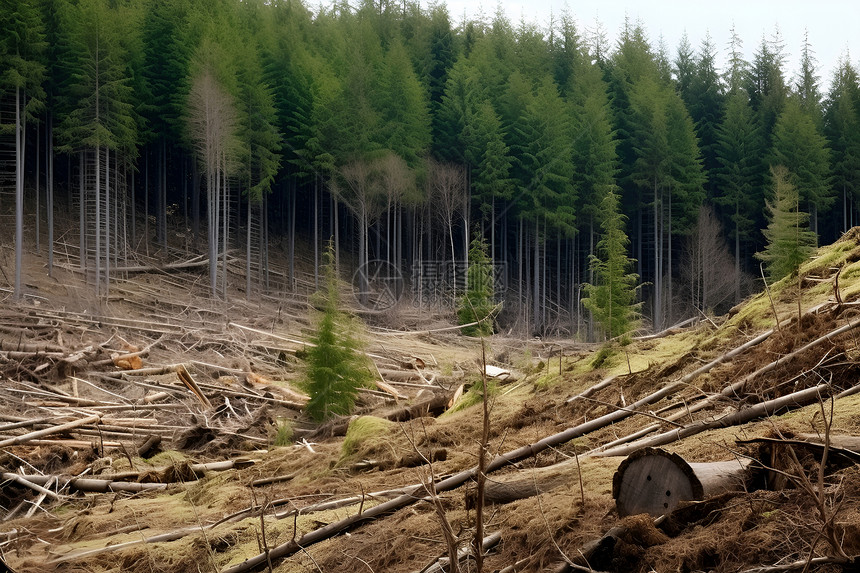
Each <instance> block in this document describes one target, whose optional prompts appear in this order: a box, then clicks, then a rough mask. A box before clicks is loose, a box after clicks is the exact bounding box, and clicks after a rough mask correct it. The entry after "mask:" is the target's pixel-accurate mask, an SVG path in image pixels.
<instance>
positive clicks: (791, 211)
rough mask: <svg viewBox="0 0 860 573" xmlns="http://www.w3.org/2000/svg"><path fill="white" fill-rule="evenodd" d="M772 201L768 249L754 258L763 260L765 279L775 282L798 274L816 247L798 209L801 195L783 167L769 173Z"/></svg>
mask: <svg viewBox="0 0 860 573" xmlns="http://www.w3.org/2000/svg"><path fill="white" fill-rule="evenodd" d="M770 173H771V176H772V178H773V201H768V202H767V211H768V214H769V219H770V223H768V226H767V229H765V230H764V236H765V238H766V239H767V246H766V247H765V249H764V251H763V252H760V253H756V257H757V258H758V259H759V260H761V261H764V264H765V268H766V270H767V275H768V278H769V279H770V280H771V281H772V282H775V281H778V280H780V279H782V278H784V277H787V276H789V275H790V274H792V273H794V272H796V271H797V269H798V267H800V264H801V263H803V261H805V260H806V259H807V258H808V257H809V255H810V254H812V251H813V249H814V246H815V234H814V233H813V232H812V231H810V230H809V228H808V227H807V222H808V221H809V215H808V214H807V213H804V212H803V211H801V210H800V193H799V192H798V190H797V187H795V186H794V184H793V183H792V182H791V180H792V175H791V172H790V171H789V170H788V169H787V168H786V167H785V166H783V165H777V166H775V167H772V168H771V170H770Z"/></svg>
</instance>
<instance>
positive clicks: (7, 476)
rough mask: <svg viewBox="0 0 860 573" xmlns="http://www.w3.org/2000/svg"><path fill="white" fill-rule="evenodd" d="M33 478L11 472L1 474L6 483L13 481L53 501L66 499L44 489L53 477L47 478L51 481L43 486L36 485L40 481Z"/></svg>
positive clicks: (48, 481) (47, 481) (46, 481)
mask: <svg viewBox="0 0 860 573" xmlns="http://www.w3.org/2000/svg"><path fill="white" fill-rule="evenodd" d="M32 477H33V476H22V475H19V474H16V473H11V472H3V473H2V474H0V478H2V479H3V480H4V481H7V480H8V481H13V482H15V483H17V484H18V485H23V486H24V487H28V488H30V489H32V490H33V491H36V492H39V493H40V494H41V495H44V496H46V497H50V498H51V499H53V500H56V501H61V500H63V499H65V498H64V497H62V496H60V495H58V494H56V493H54V492H52V491H51V490H49V489H47V488H44V487H42V486H43V485H47V484H48V483H50V482H51V481H53V476H46V477H48V478H49V479H47V480H45V483H44V484H41V485H40V484H38V483H36V481H38V480H33V479H32ZM39 477H41V476H39Z"/></svg>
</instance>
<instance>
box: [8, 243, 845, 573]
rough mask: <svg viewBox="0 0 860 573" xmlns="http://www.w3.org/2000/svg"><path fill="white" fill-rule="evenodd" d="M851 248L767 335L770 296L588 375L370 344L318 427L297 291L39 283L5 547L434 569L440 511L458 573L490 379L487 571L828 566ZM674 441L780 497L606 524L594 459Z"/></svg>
mask: <svg viewBox="0 0 860 573" xmlns="http://www.w3.org/2000/svg"><path fill="white" fill-rule="evenodd" d="M844 241H851V242H852V243H851V244H850V245H847V246H846V245H845V244H838V245H837V247H836V248H833V249H832V250H828V248H826V247H825V248H823V249H822V253H821V256H820V259H819V260H821V261H826V265H824V264H817V263H816V260H815V259H814V260H812V261H811V262H810V263H808V264H807V265H805V266H804V267H803V268H802V269H801V273H800V276H799V277H798V278H796V279H793V281H792V280H786V281H784V282H783V283H778V284H777V285H772V292H771V294H772V295H773V297H774V300H775V304H774V308H775V309H776V314H777V317H778V320H779V327H778V328H777V324H776V322H775V319H774V316H773V309H772V308H771V306H770V304H769V303H768V302H766V295H759V296H757V297H752V298H751V299H750V300H749V301H747V302H746V304H745V305H743V306H742V307H739V308H737V309H735V310H734V311H733V312H732V313H731V314H730V315H729V316H727V317H722V318H721V319H718V318H717V317H712V319H711V320H709V321H702V322H700V323H699V324H698V326H694V325H690V324H685V325H684V328H675V329H670V330H669V331H667V332H666V333H661V334H662V336H660V337H643V338H641V339H639V340H635V341H634V342H633V343H632V344H631V345H629V346H628V347H625V348H624V349H621V348H619V347H617V346H616V347H613V346H606V347H603V350H601V354H602V356H601V360H602V362H601V364H600V367H599V368H595V367H594V359H595V356H596V354H595V353H594V352H593V351H594V350H597V347H596V346H593V345H585V344H578V343H573V342H570V341H536V340H530V341H523V340H517V339H512V338H505V337H503V336H496V337H493V338H492V339H490V340H489V341H488V342H489V345H490V353H489V357H490V360H489V363H490V364H491V365H492V367H493V368H486V365H485V366H484V367H483V368H482V365H481V361H480V360H479V357H480V354H481V342H480V341H479V340H477V339H470V338H467V337H462V336H460V335H459V334H458V333H457V332H456V331H454V330H451V329H448V327H447V326H438V327H436V328H430V329H426V328H425V329H421V332H408V331H392V330H391V329H390V325H386V327H385V329H381V328H380V329H379V331H378V332H375V333H374V334H372V335H371V336H369V337H368V342H369V344H368V347H367V352H368V355H369V356H370V357H371V359H372V360H373V362H374V364H375V366H376V368H377V370H376V372H375V373H374V374H375V376H376V377H378V378H379V380H378V381H379V382H380V383H381V384H384V386H378V387H377V388H376V389H369V390H368V391H366V392H362V393H361V395H360V399H359V404H358V408H357V410H356V412H355V414H356V417H343V418H340V419H335V420H333V421H331V422H329V423H328V424H326V425H323V426H318V425H315V424H312V423H311V422H310V421H309V420H308V419H307V418H306V417H305V416H304V414H303V412H302V407H303V404H304V402H305V401H306V396H305V394H304V392H303V390H302V388H301V387H299V385H298V384H297V380H298V375H299V372H300V368H301V355H302V353H303V350H304V346H305V345H306V342H304V341H305V340H307V337H308V333H309V324H310V323H309V321H308V320H307V315H308V308H307V303H306V300H307V299H306V298H303V297H301V296H295V297H291V296H287V295H285V294H282V295H281V296H279V297H269V298H264V297H261V299H260V300H257V301H255V302H253V303H250V302H245V301H244V299H243V298H242V296H241V293H236V297H235V298H231V302H230V303H229V304H228V303H223V302H218V301H213V300H211V299H209V298H208V297H207V295H206V292H205V288H203V287H201V286H200V284H201V282H200V280H199V276H197V275H195V272H197V271H198V270H199V269H197V267H195V266H193V265H192V266H190V267H183V266H181V264H180V265H173V267H171V268H170V272H169V274H167V273H163V272H147V271H148V270H150V269H149V267H150V266H151V265H148V264H142V265H141V268H140V269H136V270H135V273H134V275H133V276H129V278H128V280H123V281H119V282H118V284H117V286H116V287H115V288H114V287H112V290H111V294H110V295H109V296H108V297H106V298H105V299H103V300H101V301H98V300H92V299H90V300H87V299H86V298H83V299H82V298H81V297H79V296H78V294H79V293H80V292H82V291H85V290H86V288H85V286H84V285H83V283H82V277H81V276H79V275H78V274H77V273H68V274H67V275H65V276H63V277H60V278H58V279H56V280H54V279H50V280H49V279H47V278H45V277H44V276H43V274H44V273H43V272H42V271H41V269H39V268H38V267H37V266H34V267H33V268H31V269H30V270H29V276H27V284H30V285H36V286H38V285H40V284H41V283H42V282H44V288H42V289H40V290H41V292H42V293H43V295H40V296H41V297H42V298H32V297H30V298H26V299H25V300H24V302H22V303H20V304H12V303H11V301H8V300H7V301H5V302H4V304H3V305H2V307H0V376H2V378H3V384H2V385H0V400H2V402H0V466H2V470H3V472H4V474H3V476H2V485H0V506H2V509H3V511H2V512H0V519H2V520H3V524H4V525H3V527H0V551H2V556H3V559H4V561H5V562H6V563H7V564H8V565H9V566H10V567H12V568H13V569H14V570H15V571H18V572H22V571H23V572H26V571H53V570H60V571H95V572H99V573H101V572H108V571H133V572H134V571H140V572H141V573H143V572H151V571H166V570H170V571H197V570H198V568H199V570H201V571H239V570H245V569H243V567H245V565H243V564H246V563H250V562H247V561H246V560H249V559H250V560H252V561H253V560H254V559H257V560H258V561H259V563H258V565H256V567H257V569H260V568H262V569H265V568H268V567H269V561H271V566H272V570H273V571H278V572H287V571H306V570H307V568H311V569H313V570H321V571H324V572H328V571H361V570H371V571H392V572H398V571H402V572H412V571H422V570H426V569H427V567H438V566H439V565H438V564H439V563H442V561H440V560H439V559H440V556H442V555H445V554H446V544H445V542H444V540H443V536H442V529H441V525H440V521H439V509H438V507H441V508H442V512H443V513H444V515H445V517H446V519H447V521H448V522H449V523H450V525H451V526H452V531H453V532H454V533H455V534H456V536H457V541H458V547H459V549H460V550H462V557H463V569H464V570H469V568H470V567H473V566H474V563H473V560H470V559H469V558H468V557H467V554H468V551H467V548H468V543H469V542H470V540H471V538H472V537H473V536H474V534H475V531H476V528H475V522H474V519H475V510H474V508H475V503H476V500H475V489H474V482H473V479H472V478H473V477H474V475H473V474H471V473H469V472H473V471H474V470H473V469H471V468H474V467H475V464H476V459H477V451H478V450H477V448H478V443H479V438H480V435H481V431H482V424H483V418H482V416H481V413H480V407H478V405H477V404H476V405H473V406H465V407H464V406H463V405H464V404H469V403H470V402H469V400H471V401H473V402H474V401H475V390H474V389H472V390H469V388H470V386H472V385H473V384H474V382H476V381H479V380H480V379H481V372H482V370H483V371H485V372H488V373H490V374H493V373H495V372H504V373H505V374H504V375H502V376H499V378H500V379H499V380H498V381H495V382H493V386H494V388H495V389H494V390H493V391H492V397H491V414H490V432H489V452H490V454H491V456H490V459H491V461H490V468H489V472H490V473H488V486H487V487H488V498H487V499H488V501H487V503H488V505H487V515H488V516H489V517H488V520H487V523H486V524H485V527H486V532H487V533H486V534H485V535H487V536H488V537H487V539H491V540H492V541H493V545H494V548H493V549H492V551H491V552H490V553H488V555H487V556H486V567H485V570H488V571H500V570H508V571H513V570H517V571H537V570H554V571H564V570H577V568H578V567H592V568H594V569H595V570H603V571H642V572H645V571H650V570H656V571H670V570H689V571H693V570H713V571H738V570H744V569H749V570H753V569H755V568H757V567H759V568H761V567H764V568H770V569H769V570H777V569H774V568H779V567H781V568H782V570H786V569H790V568H792V567H795V568H798V569H802V568H803V567H804V566H805V564H806V563H809V564H810V567H813V569H814V568H816V567H817V568H818V570H842V569H843V568H844V567H846V566H847V565H846V564H847V563H851V562H852V561H851V560H852V559H853V558H854V556H857V555H860V526H858V525H857V523H860V469H858V466H857V464H856V462H855V461H854V458H852V455H854V454H856V453H857V452H856V448H854V446H853V445H852V444H853V442H851V440H850V438H852V437H855V436H858V435H860V422H858V420H857V418H856V416H855V414H854V412H856V410H857V408H858V407H860V396H858V395H857V394H855V393H854V390H855V389H856V388H857V383H856V381H857V379H858V373H860V361H858V359H859V358H860V346H858V339H860V337H858V334H857V333H856V331H855V330H854V326H855V325H856V324H860V313H858V310H857V308H856V304H855V303H856V302H857V300H858V298H857V297H858V294H860V280H858V277H860V272H858V271H860V266H858V262H857V261H858V260H860V256H857V254H858V253H860V246H858V245H857V244H856V243H854V241H856V233H855V234H852V235H848V236H846V238H845V239H844ZM834 253H835V254H834ZM187 260H191V259H187ZM153 264H154V263H153ZM162 267H163V265H162ZM834 269H841V270H834ZM161 270H163V268H161ZM56 272H57V273H65V272H68V271H63V270H61V269H57V271H56ZM836 277H838V283H837V282H836ZM812 279H815V280H812ZM798 281H799V283H800V284H801V285H803V287H804V290H803V291H802V293H801V300H800V307H801V312H800V313H798V310H797V309H798V304H797V294H798V292H799V290H798V288H797V285H798ZM837 293H838V296H837ZM373 328H374V327H373V325H371V329H373ZM416 330H417V329H416ZM496 369H498V370H496ZM508 373H510V374H508ZM460 387H462V388H463V397H462V398H460V399H459V401H458V405H457V406H455V407H453V408H452V407H449V402H450V400H451V397H452V396H453V395H454V393H455V391H456V390H457V389H458V388H460ZM799 395H802V396H804V397H806V398H809V399H810V400H809V404H808V405H804V404H803V403H800V402H799V401H798V400H795V399H793V397H795V396H799ZM478 403H480V400H478ZM762 404H770V405H771V406H772V408H771V409H768V408H767V407H766V406H762ZM756 408H758V409H759V410H760V411H757V410H756ZM752 414H756V415H755V416H753V415H752ZM357 416H361V417H357ZM368 421H371V422H373V423H372V424H369V423H368ZM729 421H736V422H738V424H737V425H731V426H729V425H728V422H729ZM359 428H361V431H359ZM349 429H352V430H351V432H352V433H351V434H350V431H349ZM692 429H695V430H697V431H696V433H695V434H694V433H693V431H692ZM698 430H701V431H698ZM671 432H675V433H676V434H678V435H679V436H681V437H683V435H685V432H686V434H687V435H689V437H686V438H684V439H680V440H677V441H671V442H663V447H664V448H666V449H667V450H669V451H670V452H672V453H674V454H676V455H679V456H682V457H683V458H684V459H686V460H688V461H691V462H700V463H705V462H722V461H726V460H732V459H744V460H750V459H752V460H756V463H762V461H763V460H769V461H767V463H768V464H770V465H776V461H774V460H778V461H779V463H780V467H779V468H769V469H770V470H772V471H776V472H778V474H779V475H781V476H782V477H783V479H781V480H773V479H771V480H770V482H771V485H770V489H768V487H767V486H766V485H761V486H755V487H748V488H747V489H746V490H744V491H732V492H729V493H723V494H721V495H719V496H717V497H715V498H711V499H705V500H702V501H695V502H690V503H686V504H681V505H680V506H679V508H678V509H677V510H675V511H674V512H672V513H671V514H669V515H668V516H666V517H663V518H659V520H658V521H657V522H655V521H654V520H653V519H651V518H647V519H645V518H643V516H631V517H627V518H624V519H623V520H621V519H620V518H619V517H618V515H617V513H616V510H615V501H614V499H613V497H612V480H613V475H614V474H615V472H616V469H617V468H618V466H619V463H621V461H622V460H623V459H624V458H623V457H617V456H612V455H607V454H613V453H615V454H618V453H622V452H623V453H631V452H634V451H637V450H638V449H639V448H641V447H644V446H645V445H648V444H653V443H655V442H654V436H660V435H661V434H668V433H671ZM815 436H818V437H819V439H818V440H815V439H814V437H815ZM827 436H832V437H833V439H832V440H828V439H827ZM822 437H824V439H822ZM637 440H638V441H637ZM648 440H651V441H650V442H649V441H648ZM800 442H803V443H800ZM774 444H778V445H779V447H780V448H783V449H782V450H780V451H781V452H782V453H781V454H780V457H778V458H777V457H774V456H773V455H770V454H768V452H770V453H771V454H772V452H773V449H774V447H775V445H774ZM809 444H814V445H809ZM619 448H624V449H623V450H621V449H619ZM785 448H793V449H791V450H786V449H785ZM828 448H830V449H831V450H832V455H831V456H830V457H829V458H827V459H825V458H823V457H822V456H823V452H824V451H826V450H827V449H828ZM840 450H845V451H844V452H843V451H840ZM787 452H791V453H787ZM846 452H847V453H846ZM851 452H853V453H851ZM506 456H509V458H506ZM768 456H770V457H768ZM504 460H508V461H504ZM792 460H796V462H795V461H792ZM503 461H504V463H503ZM431 463H432V468H431V467H430V465H429V464H431ZM745 464H746V462H745ZM431 469H432V471H431ZM428 480H435V482H434V483H435V484H436V487H437V488H438V489H437V491H438V496H439V497H438V500H439V502H440V504H441V505H440V506H437V507H436V508H435V509H434V506H433V503H430V501H432V500H431V498H430V497H429V496H430V494H429V493H428V488H427V487H426V486H427V484H428V483H429V481H428ZM446 480H447V481H446ZM460 480H461V481H460ZM804 480H805V481H804ZM776 482H780V483H781V485H780V486H779V488H777V487H776V486H775V485H774V484H775V483H776ZM461 483H462V485H461ZM446 484H451V485H450V486H449V485H446ZM455 484H456V485H455ZM78 485H80V486H86V487H78ZM430 489H431V490H432V489H433V488H430ZM396 508H400V509H396ZM335 532H337V533H338V535H336V536H333V535H332V534H333V533H335ZM491 533H492V534H493V535H491ZM610 533H611V535H610ZM496 534H498V544H497V545H496V544H495V543H496V537H495V535H496ZM302 540H305V541H308V542H309V543H308V544H305V543H303V542H302ZM310 542H312V544H311V543H310ZM279 547H283V548H290V551H289V552H287V551H286V549H284V550H283V556H282V557H278V555H279V554H278V553H277V552H275V550H276V549H277V548H279ZM293 549H295V550H294V551H293ZM288 553H289V555H288ZM260 555H262V556H263V558H262V559H260V558H259V556H260ZM583 555H587V556H588V560H586V561H583V560H582V556H583ZM433 564H436V565H433ZM506 568H507V569H506ZM248 569H250V567H249V568H248Z"/></svg>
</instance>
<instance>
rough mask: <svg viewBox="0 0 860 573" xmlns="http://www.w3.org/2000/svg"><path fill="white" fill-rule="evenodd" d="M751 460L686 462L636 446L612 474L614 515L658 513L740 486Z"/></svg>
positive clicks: (748, 473)
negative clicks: (636, 449) (635, 449)
mask: <svg viewBox="0 0 860 573" xmlns="http://www.w3.org/2000/svg"><path fill="white" fill-rule="evenodd" d="M751 464H752V461H751V460H748V459H743V460H737V459H735V460H729V461H724V462H710V463H690V462H687V461H686V460H685V459H684V458H682V457H681V456H679V455H678V454H674V453H669V452H667V451H665V450H662V449H656V448H647V449H644V450H640V451H638V452H636V453H634V454H633V455H631V456H630V457H628V458H627V459H626V460H624V461H623V462H621V465H619V466H618V470H617V471H616V472H615V476H614V477H613V478H612V497H614V498H615V507H616V508H617V510H618V515H620V516H621V517H625V516H628V515H637V514H639V513H647V514H649V515H652V516H660V515H664V514H666V513H669V512H671V511H672V510H674V509H675V508H676V507H677V506H678V504H679V503H680V502H682V501H700V500H703V499H705V498H706V497H710V496H713V495H718V494H720V493H724V492H726V491H734V490H740V489H743V487H744V485H745V484H747V483H748V482H749V481H750V480H751V478H752V475H753V472H752V468H751V467H750V466H751Z"/></svg>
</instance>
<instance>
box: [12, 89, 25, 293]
mask: <svg viewBox="0 0 860 573" xmlns="http://www.w3.org/2000/svg"><path fill="white" fill-rule="evenodd" d="M23 147H24V146H23V145H22V137H21V88H20V87H18V86H16V87H15V291H14V292H15V295H14V297H15V300H21V266H22V265H23V262H24V260H23V253H24V249H23V242H24V148H23Z"/></svg>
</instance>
